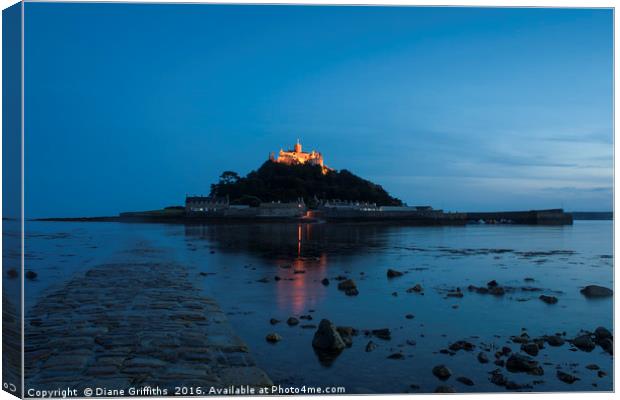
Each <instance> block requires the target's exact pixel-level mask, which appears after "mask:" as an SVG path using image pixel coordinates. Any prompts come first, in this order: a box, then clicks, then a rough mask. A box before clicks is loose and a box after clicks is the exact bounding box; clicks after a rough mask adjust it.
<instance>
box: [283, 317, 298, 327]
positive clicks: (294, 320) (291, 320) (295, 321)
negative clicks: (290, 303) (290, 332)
mask: <svg viewBox="0 0 620 400" xmlns="http://www.w3.org/2000/svg"><path fill="white" fill-rule="evenodd" d="M286 323H287V324H289V325H290V326H295V325H297V324H299V320H298V319H297V318H295V317H290V318H289V319H287V320H286Z"/></svg>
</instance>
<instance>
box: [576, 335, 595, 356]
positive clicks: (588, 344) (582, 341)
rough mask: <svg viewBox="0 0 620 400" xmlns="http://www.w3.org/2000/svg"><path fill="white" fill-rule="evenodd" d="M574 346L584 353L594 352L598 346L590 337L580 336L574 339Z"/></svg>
mask: <svg viewBox="0 0 620 400" xmlns="http://www.w3.org/2000/svg"><path fill="white" fill-rule="evenodd" d="M573 345H574V346H575V347H576V348H578V349H579V350H582V351H587V352H590V351H592V350H594V348H595V347H596V344H595V343H594V342H593V341H592V338H591V337H590V335H580V336H577V337H576V338H574V339H573Z"/></svg>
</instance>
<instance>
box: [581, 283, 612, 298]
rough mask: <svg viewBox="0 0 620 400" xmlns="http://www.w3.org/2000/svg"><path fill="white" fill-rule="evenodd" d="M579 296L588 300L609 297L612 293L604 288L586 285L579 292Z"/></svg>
mask: <svg viewBox="0 0 620 400" xmlns="http://www.w3.org/2000/svg"><path fill="white" fill-rule="evenodd" d="M580 292H581V294H582V295H584V296H586V297H588V298H600V297H610V296H613V295H614V291H613V290H611V289H609V288H606V287H604V286H598V285H588V286H586V287H584V288H583V289H581V290H580Z"/></svg>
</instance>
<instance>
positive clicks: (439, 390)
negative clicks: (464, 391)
mask: <svg viewBox="0 0 620 400" xmlns="http://www.w3.org/2000/svg"><path fill="white" fill-rule="evenodd" d="M435 393H456V389H454V388H453V387H452V386H448V385H441V386H437V389H435Z"/></svg>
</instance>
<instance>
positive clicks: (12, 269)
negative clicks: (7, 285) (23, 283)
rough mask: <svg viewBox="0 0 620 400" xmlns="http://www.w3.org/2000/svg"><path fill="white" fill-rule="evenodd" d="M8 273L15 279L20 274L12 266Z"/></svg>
mask: <svg viewBox="0 0 620 400" xmlns="http://www.w3.org/2000/svg"><path fill="white" fill-rule="evenodd" d="M6 274H7V276H8V277H9V278H11V279H15V278H17V277H18V276H19V273H18V272H17V270H16V269H15V268H11V269H10V270H8V271H6Z"/></svg>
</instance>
